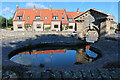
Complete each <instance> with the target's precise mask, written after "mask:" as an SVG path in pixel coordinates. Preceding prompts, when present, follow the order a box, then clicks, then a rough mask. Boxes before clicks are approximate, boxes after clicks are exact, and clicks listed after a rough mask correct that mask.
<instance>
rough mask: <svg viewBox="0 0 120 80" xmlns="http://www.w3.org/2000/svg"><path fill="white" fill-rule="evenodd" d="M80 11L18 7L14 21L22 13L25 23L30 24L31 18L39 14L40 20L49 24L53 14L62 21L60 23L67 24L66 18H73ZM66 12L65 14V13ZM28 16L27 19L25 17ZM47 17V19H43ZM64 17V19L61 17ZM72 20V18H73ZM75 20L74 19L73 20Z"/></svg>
mask: <svg viewBox="0 0 120 80" xmlns="http://www.w3.org/2000/svg"><path fill="white" fill-rule="evenodd" d="M81 13H82V12H79V13H77V12H66V10H65V9H52V10H49V9H18V10H17V11H16V16H15V19H14V20H15V21H16V20H17V16H22V15H23V20H25V24H32V23H33V20H35V16H41V20H43V21H44V24H51V20H53V16H58V20H60V21H61V22H62V24H68V21H67V17H68V18H74V17H75V16H77V15H79V14H81ZM66 14H67V15H66ZM27 17H29V20H28V19H27ZM45 17H47V20H45ZM62 17H64V19H62ZM73 21H74V19H73ZM74 22H75V21H74Z"/></svg>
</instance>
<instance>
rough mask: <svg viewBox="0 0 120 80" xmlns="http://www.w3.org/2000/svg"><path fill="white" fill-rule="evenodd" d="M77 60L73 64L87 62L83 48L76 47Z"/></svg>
mask: <svg viewBox="0 0 120 80" xmlns="http://www.w3.org/2000/svg"><path fill="white" fill-rule="evenodd" d="M76 51H77V57H76V59H77V61H76V63H75V64H84V63H87V62H89V58H88V57H87V56H86V52H85V50H84V49H82V48H81V49H77V50H76Z"/></svg>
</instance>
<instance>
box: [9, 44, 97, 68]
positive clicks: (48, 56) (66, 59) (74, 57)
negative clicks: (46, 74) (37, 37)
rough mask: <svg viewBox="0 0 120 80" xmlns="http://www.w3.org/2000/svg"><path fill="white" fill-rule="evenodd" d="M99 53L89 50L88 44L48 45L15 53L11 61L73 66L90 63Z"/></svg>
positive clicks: (38, 64)
mask: <svg viewBox="0 0 120 80" xmlns="http://www.w3.org/2000/svg"><path fill="white" fill-rule="evenodd" d="M98 57H99V54H98V53H96V52H94V51H92V50H90V46H89V45H87V46H86V45H85V46H82V47H79V46H77V47H74V46H72V47H59V46H58V47H57V48H56V47H48V48H43V49H40V48H38V49H33V50H32V52H29V51H24V52H20V53H17V54H15V55H14V56H12V57H11V58H10V60H11V61H13V62H15V63H19V64H22V65H28V66H40V65H44V66H45V67H54V66H73V65H79V64H86V63H90V62H92V61H94V60H96V59H98Z"/></svg>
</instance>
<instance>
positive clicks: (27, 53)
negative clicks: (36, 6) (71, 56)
mask: <svg viewBox="0 0 120 80" xmlns="http://www.w3.org/2000/svg"><path fill="white" fill-rule="evenodd" d="M65 52H66V50H45V51H34V52H31V54H35V56H36V57H37V54H44V53H45V54H50V56H51V57H52V54H56V53H65ZM18 55H19V58H21V55H30V53H29V52H23V53H19V54H18Z"/></svg>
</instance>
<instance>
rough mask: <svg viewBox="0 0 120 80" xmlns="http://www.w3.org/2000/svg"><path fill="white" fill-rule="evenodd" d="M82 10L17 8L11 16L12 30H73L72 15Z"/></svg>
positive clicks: (74, 25) (74, 24)
mask: <svg viewBox="0 0 120 80" xmlns="http://www.w3.org/2000/svg"><path fill="white" fill-rule="evenodd" d="M81 13H83V12H79V9H77V12H66V9H52V8H51V6H50V8H49V9H35V6H34V7H33V9H19V8H18V5H17V6H16V11H15V13H14V16H13V30H14V31H26V30H29V31H75V30H76V22H75V20H74V17H75V16H77V15H79V14H81Z"/></svg>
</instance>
